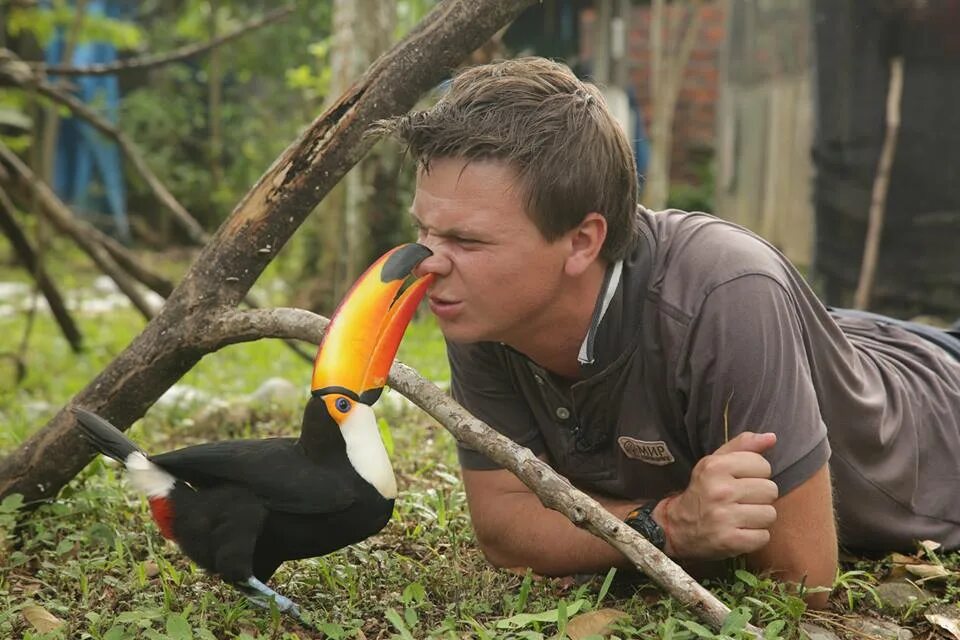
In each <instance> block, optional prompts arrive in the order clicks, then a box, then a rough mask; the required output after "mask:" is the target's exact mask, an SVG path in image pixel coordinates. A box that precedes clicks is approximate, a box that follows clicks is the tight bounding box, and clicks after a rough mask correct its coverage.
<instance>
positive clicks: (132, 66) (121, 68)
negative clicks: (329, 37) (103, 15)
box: [27, 5, 296, 76]
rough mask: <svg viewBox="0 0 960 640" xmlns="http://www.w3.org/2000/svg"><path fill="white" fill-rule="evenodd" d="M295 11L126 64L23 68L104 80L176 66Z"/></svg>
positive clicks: (283, 11) (283, 9)
mask: <svg viewBox="0 0 960 640" xmlns="http://www.w3.org/2000/svg"><path fill="white" fill-rule="evenodd" d="M295 8H296V7H294V6H293V5H288V6H285V7H280V8H279V9H274V10H273V11H270V12H268V13H266V14H264V15H263V16H261V17H259V18H256V19H254V20H250V21H248V22H246V23H244V24H242V25H240V26H239V27H237V28H236V29H234V30H233V31H230V32H228V33H225V34H223V35H221V36H218V37H216V38H211V39H210V40H208V41H206V42H201V43H196V44H190V45H187V46H184V47H180V48H179V49H175V50H173V51H168V52H167V53H156V54H151V55H145V56H140V57H137V58H128V59H126V60H121V61H119V62H112V63H110V64H95V65H90V66H87V67H74V66H70V65H63V64H57V65H48V64H44V63H42V62H36V63H33V62H28V63H27V64H28V65H29V66H30V68H31V69H32V70H33V71H34V72H35V73H39V74H47V75H61V76H81V75H86V76H104V75H109V74H111V73H126V72H128V71H143V70H145V69H150V68H153V67H159V66H162V65H165V64H170V63H171V62H179V61H180V60H186V59H187V58H193V57H195V56H198V55H200V54H203V53H206V52H207V51H210V50H212V49H215V48H216V47H219V46H221V45H224V44H226V43H228V42H231V41H233V40H236V39H237V38H239V37H241V36H243V35H245V34H247V33H249V32H250V31H254V30H256V29H259V28H261V27H264V26H266V25H268V24H272V23H274V22H277V21H279V20H281V19H283V18H286V17H287V16H288V15H290V14H291V13H292V12H293V10H294V9H295Z"/></svg>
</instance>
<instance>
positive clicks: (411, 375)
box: [202, 308, 760, 637]
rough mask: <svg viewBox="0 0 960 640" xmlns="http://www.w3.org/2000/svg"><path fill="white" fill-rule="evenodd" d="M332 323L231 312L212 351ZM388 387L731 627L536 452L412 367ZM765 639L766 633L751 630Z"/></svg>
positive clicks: (282, 313) (289, 313) (714, 603)
mask: <svg viewBox="0 0 960 640" xmlns="http://www.w3.org/2000/svg"><path fill="white" fill-rule="evenodd" d="M328 324H329V321H328V320H327V319H326V318H324V317H322V316H319V315H316V314H314V313H311V312H309V311H304V310H302V309H284V308H278V309H269V310H268V309H262V310H257V311H235V310H225V311H224V312H223V313H222V314H220V315H219V316H218V318H217V321H216V323H215V324H214V325H213V326H208V328H207V331H206V333H205V336H204V338H205V340H204V342H203V343H202V344H203V348H205V349H211V350H215V349H219V348H221V347H223V346H226V345H228V344H234V343H237V342H245V341H248V340H256V339H258V338H261V337H273V338H286V339H298V340H305V341H309V342H312V343H319V341H320V338H321V337H322V335H323V332H324V331H325V330H326V328H327V325H328ZM388 384H389V385H390V387H391V388H393V389H394V390H396V391H399V392H400V393H401V394H403V395H404V396H405V397H406V398H407V399H409V400H410V401H411V402H413V403H414V404H415V405H417V406H418V407H420V408H421V409H423V411H425V412H426V413H427V414H429V415H430V416H431V417H433V418H434V419H435V420H436V421H437V422H439V423H440V424H441V425H443V427H444V428H446V429H447V431H449V432H450V433H451V434H452V435H453V436H454V437H455V438H456V439H457V440H458V441H460V442H464V443H466V444H467V445H469V446H470V447H472V448H475V449H477V450H478V451H480V452H481V453H483V454H484V455H485V456H487V457H488V458H490V459H491V460H494V461H495V462H497V463H499V464H500V465H501V466H503V467H504V468H505V469H509V470H510V471H511V472H512V473H513V474H514V475H516V476H517V477H518V478H520V480H522V481H523V483H524V484H526V485H527V486H528V487H529V488H530V490H531V491H533V492H534V493H535V494H536V495H537V497H538V498H540V501H541V502H542V503H543V505H544V506H546V507H548V508H550V509H553V510H554V511H559V512H560V513H562V514H563V515H565V516H566V517H567V518H568V519H569V520H570V521H571V522H573V523H574V524H575V525H577V526H578V527H582V528H584V529H587V530H588V531H590V532H591V533H592V534H594V535H595V536H598V537H599V538H602V539H603V540H605V541H606V542H608V543H609V544H610V545H611V546H613V547H614V548H616V549H617V550H618V551H620V552H621V553H622V554H623V555H624V556H626V557H627V558H628V559H629V560H630V562H632V563H633V565H634V566H635V567H636V568H637V569H639V570H640V571H642V572H643V573H644V574H646V575H647V576H649V577H650V578H651V579H653V580H654V581H655V582H656V583H657V584H658V585H660V586H661V587H662V588H663V589H664V590H665V591H667V592H669V593H670V595H672V596H673V597H674V598H676V599H677V600H679V601H680V602H682V603H683V604H684V605H685V606H687V607H688V608H689V609H691V610H692V611H693V612H694V613H696V614H697V615H699V616H700V617H701V618H702V619H704V620H705V621H707V622H708V623H709V624H710V625H711V626H712V627H713V628H714V629H719V628H720V627H721V626H722V625H723V621H724V619H725V618H726V617H727V615H728V614H729V613H730V610H729V609H728V608H727V606H726V605H724V604H723V603H722V602H720V600H718V599H717V598H716V597H715V596H714V595H713V594H712V593H710V592H709V591H707V590H706V589H704V588H703V587H702V586H701V585H700V584H699V583H698V582H697V581H696V580H694V579H693V578H691V577H690V576H689V575H688V574H687V573H686V572H685V571H684V570H683V569H682V568H681V567H680V566H679V565H677V564H676V563H675V562H673V561H672V560H671V559H670V558H668V557H667V556H666V555H665V554H664V553H663V552H661V551H660V550H659V549H657V548H656V547H654V546H653V545H652V544H650V543H649V542H648V541H647V540H646V538H644V537H643V536H641V535H640V534H639V533H637V532H636V531H634V530H633V529H632V528H630V527H628V526H626V525H625V524H624V523H623V522H622V521H621V520H620V519H618V518H617V517H616V516H614V515H613V514H611V513H610V512H609V511H607V510H606V509H604V508H603V506H602V505H601V504H600V503H599V502H597V501H596V500H594V499H593V498H591V497H590V496H588V495H587V494H585V493H583V492H582V491H580V490H579V489H577V488H576V487H574V486H573V485H572V484H570V482H569V481H568V480H567V479H566V478H564V477H563V476H561V475H560V474H558V473H557V472H556V471H554V470H553V468H551V467H550V465H548V464H547V463H546V462H544V461H542V460H540V459H539V458H537V457H536V456H535V455H533V452H531V451H530V450H529V449H527V448H526V447H522V446H520V445H518V444H517V443H515V442H514V441H513V440H511V439H510V438H508V437H506V436H504V435H503V434H501V433H499V432H497V431H495V430H493V429H492V428H490V427H489V426H488V425H487V424H486V423H484V422H483V421H481V420H478V419H477V418H475V417H474V416H472V415H471V414H470V413H469V412H468V411H467V410H466V409H465V408H463V407H462V406H460V405H459V404H457V402H456V401H454V400H453V399H452V398H450V397H449V396H448V395H447V394H446V393H444V392H443V391H441V390H440V389H439V388H438V387H437V386H436V385H434V384H433V383H432V382H430V381H429V380H426V379H424V378H423V377H422V376H420V374H419V373H417V371H416V370H415V369H413V368H412V367H408V366H407V365H405V364H402V363H400V362H394V363H393V367H392V368H391V369H390V377H389V379H388ZM748 631H750V632H752V633H754V634H755V635H756V636H757V637H760V630H759V629H757V628H755V627H753V626H748Z"/></svg>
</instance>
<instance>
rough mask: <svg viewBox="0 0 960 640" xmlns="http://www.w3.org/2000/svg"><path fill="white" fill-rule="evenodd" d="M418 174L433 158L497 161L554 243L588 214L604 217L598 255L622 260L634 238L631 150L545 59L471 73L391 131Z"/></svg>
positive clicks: (592, 91)
mask: <svg viewBox="0 0 960 640" xmlns="http://www.w3.org/2000/svg"><path fill="white" fill-rule="evenodd" d="M383 128H385V129H387V130H390V131H391V132H393V133H394V135H395V136H396V137H398V138H399V139H400V140H402V141H403V142H405V143H406V144H407V145H408V148H409V151H410V153H411V155H413V157H414V158H416V160H417V162H418V164H419V166H420V169H421V171H427V172H429V170H430V163H431V162H432V161H433V160H439V159H444V158H455V159H462V160H466V161H474V160H497V161H500V162H503V163H505V164H506V165H507V166H509V167H510V168H511V169H512V170H513V171H514V172H515V173H516V175H517V178H518V185H519V187H520V190H521V191H522V194H521V197H522V199H523V201H524V202H525V204H526V207H525V210H526V212H527V214H528V215H529V216H530V218H531V220H532V221H533V223H534V224H535V225H536V227H537V228H538V229H539V231H540V233H541V234H543V236H544V238H545V239H546V240H548V241H553V240H555V239H556V238H559V237H560V236H561V235H563V234H564V233H566V232H567V231H569V230H571V229H573V228H574V227H576V226H577V225H578V224H579V223H580V222H581V221H582V220H583V219H584V216H586V215H587V214H588V213H591V212H597V213H599V214H600V215H602V216H603V217H604V218H606V221H607V236H606V239H605V240H604V244H603V248H602V250H601V252H600V257H601V258H603V259H604V260H606V261H608V262H610V261H614V260H617V259H619V258H622V257H623V256H624V255H625V254H626V253H627V252H628V251H629V249H630V247H631V246H632V245H633V243H634V241H635V239H636V236H637V229H636V221H635V214H636V201H637V176H636V164H635V162H634V158H633V153H632V152H631V150H630V144H629V142H628V141H627V138H626V135H625V134H624V133H623V130H622V129H621V127H620V125H619V124H618V123H617V121H616V120H615V119H614V118H613V116H612V114H611V113H610V112H609V110H608V109H607V106H606V103H605V102H604V100H603V96H602V95H601V94H600V92H599V91H598V90H597V88H596V87H594V86H593V85H590V84H587V83H584V82H581V81H580V80H579V79H578V78H577V77H576V76H575V75H574V74H573V73H572V72H571V71H570V69H568V68H567V67H565V66H563V65H561V64H558V63H555V62H551V61H549V60H545V59H543V58H521V59H518V60H508V61H505V62H499V63H494V64H488V65H481V66H476V67H470V68H468V69H465V70H464V71H462V72H460V73H459V74H458V75H457V76H456V77H455V78H454V79H453V82H452V84H451V86H450V88H449V91H448V92H447V93H446V95H444V96H443V98H441V99H440V101H439V102H438V103H437V104H436V105H435V106H433V107H432V108H430V109H427V110H426V111H420V112H414V113H411V114H408V115H405V116H401V117H399V118H396V119H394V120H392V121H389V122H388V123H385V125H384V126H383Z"/></svg>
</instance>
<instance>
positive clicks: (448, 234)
mask: <svg viewBox="0 0 960 640" xmlns="http://www.w3.org/2000/svg"><path fill="white" fill-rule="evenodd" d="M408 213H409V214H410V217H411V218H412V219H413V221H414V223H416V225H417V226H419V227H421V228H426V226H425V225H424V224H423V223H422V222H421V221H420V218H418V217H417V214H415V213H414V212H413V209H410V210H408ZM430 231H432V232H433V234H434V235H436V236H440V237H441V238H467V239H476V234H473V233H471V232H469V231H467V230H465V229H459V228H457V227H450V228H449V229H436V228H435V229H430Z"/></svg>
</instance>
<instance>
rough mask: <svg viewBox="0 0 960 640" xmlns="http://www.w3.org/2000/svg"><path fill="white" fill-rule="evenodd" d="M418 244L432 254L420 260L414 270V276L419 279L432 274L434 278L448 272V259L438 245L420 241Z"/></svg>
mask: <svg viewBox="0 0 960 640" xmlns="http://www.w3.org/2000/svg"><path fill="white" fill-rule="evenodd" d="M420 244H422V245H424V246H425V247H428V248H429V249H430V250H431V251H433V253H432V254H431V255H429V256H427V257H426V258H424V259H423V260H421V261H420V264H418V265H417V266H416V267H415V268H414V270H413V275H414V276H416V277H417V278H420V277H423V276H425V275H427V274H428V273H432V274H434V275H435V276H444V275H446V274H447V273H449V272H450V259H449V258H448V257H447V256H446V255H445V254H444V251H443V248H442V246H440V243H437V242H431V243H427V242H424V241H421V242H420Z"/></svg>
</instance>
